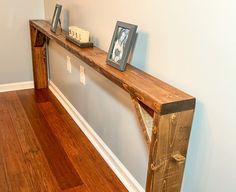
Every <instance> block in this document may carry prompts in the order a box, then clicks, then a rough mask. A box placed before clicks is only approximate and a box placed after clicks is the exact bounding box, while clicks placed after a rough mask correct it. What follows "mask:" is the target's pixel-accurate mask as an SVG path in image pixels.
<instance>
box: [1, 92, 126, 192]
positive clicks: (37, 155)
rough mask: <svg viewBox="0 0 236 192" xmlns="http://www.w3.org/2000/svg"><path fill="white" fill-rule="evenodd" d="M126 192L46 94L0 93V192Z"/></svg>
mask: <svg viewBox="0 0 236 192" xmlns="http://www.w3.org/2000/svg"><path fill="white" fill-rule="evenodd" d="M5 191H6V192H7V191H11V192H18V191H22V192H28V191H29V192H38V191H40V192H41V191H42V192H51V191H52V192H54V191H56V192H59V191H64V192H80V191H81V192H100V191H101V192H106V191H110V192H116V191H117V192H122V191H127V190H126V189H125V187H124V186H123V184H122V183H121V182H120V181H119V179H118V178H117V177H116V175H115V174H114V173H113V172H112V170H111V169H110V168H109V167H108V165H107V164H106V163H105V161H104V160H103V159H102V157H101V156H100V155H99V154H98V152H97V151H96V150H95V148H94V147H93V146H92V144H91V143H90V142H89V141H88V139H87V138H86V136H85V135H84V134H83V133H82V132H81V130H80V129H79V127H78V126H77V125H76V123H75V122H74V121H73V120H72V119H71V117H70V116H69V115H68V113H67V112H66V111H65V109H64V108H63V107H62V106H61V104H60V103H59V102H58V101H57V99H56V98H55V97H54V95H53V94H52V93H51V92H50V91H49V90H48V89H44V90H40V91H39V90H37V91H35V90H34V89H30V90H23V91H13V92H6V93H0V192H5Z"/></svg>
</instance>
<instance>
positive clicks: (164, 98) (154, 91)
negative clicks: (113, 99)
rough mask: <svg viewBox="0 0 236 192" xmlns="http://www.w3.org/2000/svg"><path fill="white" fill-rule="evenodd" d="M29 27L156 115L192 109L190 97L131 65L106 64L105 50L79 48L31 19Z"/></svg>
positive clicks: (48, 27)
mask: <svg viewBox="0 0 236 192" xmlns="http://www.w3.org/2000/svg"><path fill="white" fill-rule="evenodd" d="M30 26H31V27H32V28H35V29H36V30H38V31H40V32H41V33H43V34H45V35H46V36H47V37H48V38H50V39H51V40H54V41H55V42H57V43H58V44H59V45H61V46H62V47H64V48H65V49H67V50H68V51H70V52H71V53H72V54H74V55H75V56H77V57H78V58H80V59H81V60H83V61H84V62H85V63H87V64H88V65H90V66H91V67H92V68H93V69H95V70H96V71H97V72H99V73H100V74H102V75H104V76H105V77H107V78H108V79H109V80H111V81H113V82H114V83H115V84H117V85H118V86H120V87H121V88H123V89H124V90H126V91H127V92H129V93H130V95H132V96H133V97H135V98H137V100H140V101H141V102H142V103H144V104H145V105H147V106H149V107H150V108H151V109H153V110H154V111H156V112H158V113H161V114H168V113H171V112H178V111H182V110H188V109H193V108H194V106H195V98H193V97H192V96H190V95H188V94H186V93H184V92H183V91H181V90H179V89H176V88H174V87H173V86H171V85H169V84H167V83H165V82H163V81H161V80H159V79H157V78H155V77H153V76H151V75H149V74H147V73H145V72H143V71H141V70H139V69H137V68H135V67H133V66H131V65H128V66H127V69H126V71H124V72H121V71H118V70H117V69H115V68H113V67H112V66H110V65H107V64H106V57H107V53H106V52H105V51H102V50H101V49H99V48H96V47H93V48H79V47H78V46H76V45H75V44H73V43H71V42H69V41H67V40H66V37H65V33H64V32H60V31H57V33H53V32H51V31H50V24H49V23H48V22H46V21H44V20H31V21H30Z"/></svg>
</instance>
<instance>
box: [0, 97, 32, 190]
mask: <svg viewBox="0 0 236 192" xmlns="http://www.w3.org/2000/svg"><path fill="white" fill-rule="evenodd" d="M0 108H1V109H2V113H1V115H0V148H1V149H0V150H1V151H2V154H4V156H3V162H4V167H5V170H6V178H7V182H8V183H9V184H10V185H11V191H12V192H15V191H17V192H21V191H22V192H31V191H34V187H33V185H32V182H31V178H30V175H29V174H28V171H27V167H26V165H25V161H24V158H23V153H22V150H21V148H20V145H19V140H18V138H17V135H16V132H15V129H14V126H13V123H12V119H11V117H10V114H9V111H8V110H7V107H6V106H5V104H4V101H3V100H2V99H1V98H0Z"/></svg>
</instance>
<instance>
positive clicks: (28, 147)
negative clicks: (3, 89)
mask: <svg viewBox="0 0 236 192" xmlns="http://www.w3.org/2000/svg"><path fill="white" fill-rule="evenodd" d="M2 100H4V103H5V105H6V107H7V109H8V110H9V113H10V115H11V118H12V119H13V124H14V127H15V130H16V133H17V137H18V139H19V143H20V146H21V149H22V152H23V155H24V158H25V163H26V165H27V167H28V171H29V173H30V176H31V180H32V184H33V186H34V188H35V190H36V191H50V192H56V191H60V188H59V186H58V185H57V181H56V179H55V178H54V176H53V173H52V172H51V169H50V167H49V165H48V162H47V159H46V157H45V155H44V153H43V150H42V148H41V146H40V144H39V142H38V140H37V138H36V136H35V134H34V131H33V128H32V127H31V124H30V122H29V120H28V117H27V115H26V113H25V111H24V108H23V106H22V105H21V102H20V101H19V98H18V97H17V94H16V93H15V92H9V93H6V94H5V97H4V98H2Z"/></svg>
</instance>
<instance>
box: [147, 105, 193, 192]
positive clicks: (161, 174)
mask: <svg viewBox="0 0 236 192" xmlns="http://www.w3.org/2000/svg"><path fill="white" fill-rule="evenodd" d="M192 119H193V110H188V111H182V112H178V113H173V114H168V115H163V116H160V117H158V116H156V119H155V121H156V125H157V126H156V127H154V130H155V131H154V133H153V137H152V139H153V141H154V142H152V146H151V148H150V158H149V169H148V178H147V187H146V191H158V192H159V191H168V192H180V189H181V183H182V178H183V170H184V165H185V158H186V154H187V148H188V140H189V135H190V130H191V125H192Z"/></svg>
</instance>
